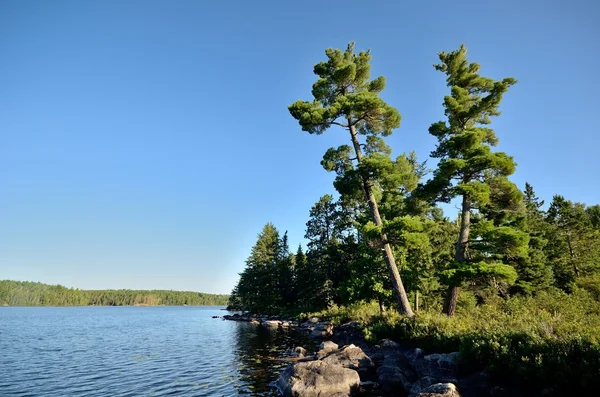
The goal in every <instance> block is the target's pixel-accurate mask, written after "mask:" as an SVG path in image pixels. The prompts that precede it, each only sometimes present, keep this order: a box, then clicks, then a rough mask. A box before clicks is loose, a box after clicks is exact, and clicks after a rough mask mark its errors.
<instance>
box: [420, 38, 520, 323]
mask: <svg viewBox="0 0 600 397" xmlns="http://www.w3.org/2000/svg"><path fill="white" fill-rule="evenodd" d="M439 59H440V61H441V62H440V63H439V64H437V65H434V66H435V68H436V69H437V70H439V71H441V72H443V73H445V74H446V76H447V78H446V82H447V85H448V86H449V87H450V88H451V93H450V95H447V96H446V97H444V108H445V114H446V116H447V121H439V122H436V123H434V124H432V125H431V127H430V128H429V133H430V134H431V135H433V136H435V137H436V138H437V139H438V145H437V148H436V150H435V151H434V152H432V154H431V156H432V157H434V158H439V159H440V161H439V163H438V166H437V169H436V170H435V172H434V174H433V179H432V180H430V181H429V182H428V183H427V186H426V190H428V191H429V192H430V193H432V194H433V195H434V197H435V198H436V199H437V200H440V201H443V202H449V201H450V200H451V199H453V198H454V197H460V198H461V204H460V206H461V212H460V218H459V219H460V231H459V236H458V241H457V243H456V253H455V264H454V269H451V270H450V271H449V272H448V276H449V277H448V282H449V284H450V285H449V289H448V293H447V297H446V301H445V304H444V312H445V313H446V314H448V315H452V314H453V313H454V311H455V309H456V304H457V300H458V293H459V286H460V284H461V281H462V280H463V279H465V278H470V277H480V276H485V275H491V276H498V277H506V276H508V278H511V277H512V276H513V275H514V271H513V272H512V273H511V272H510V270H509V269H507V268H506V267H503V265H501V264H499V263H498V262H487V261H474V260H473V259H474V258H473V257H472V256H471V252H470V250H469V244H470V242H471V241H470V229H471V214H472V212H473V211H476V210H478V209H480V208H482V207H483V206H485V205H486V204H487V203H488V202H489V200H490V194H491V188H490V184H489V178H490V177H494V178H496V179H498V178H501V179H505V178H506V177H507V176H509V175H511V174H512V173H513V172H514V170H515V162H514V161H513V159H512V158H511V157H510V156H508V155H507V154H506V153H503V152H492V149H491V148H492V147H493V146H495V145H496V144H497V143H498V138H497V137H496V135H495V133H494V131H493V130H492V129H491V128H489V127H487V125H489V124H490V123H491V120H490V117H492V116H498V115H499V114H500V112H499V110H498V106H499V104H500V101H501V100H502V96H503V94H504V93H505V92H506V91H507V90H508V88H509V87H510V86H512V85H513V84H515V83H516V80H515V79H513V78H505V79H503V80H500V81H495V80H493V79H491V78H487V77H483V76H481V75H480V74H479V68H480V67H479V65H478V64H477V63H469V62H468V60H467V49H466V48H465V46H464V45H463V46H461V47H460V49H458V50H456V51H452V52H450V53H446V52H441V53H440V54H439Z"/></svg>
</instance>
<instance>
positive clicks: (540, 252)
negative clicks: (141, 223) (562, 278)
mask: <svg viewBox="0 0 600 397" xmlns="http://www.w3.org/2000/svg"><path fill="white" fill-rule="evenodd" d="M524 194H525V197H524V204H525V225H524V230H525V231H526V232H527V233H528V234H529V246H528V254H527V257H526V258H524V259H523V260H521V261H519V262H518V263H517V264H516V265H515V268H516V270H517V274H518V277H517V281H516V283H515V286H514V290H515V291H516V292H519V293H522V294H532V293H535V292H537V291H540V290H544V289H547V288H548V287H550V286H551V285H552V283H553V274H552V268H551V267H550V266H548V264H547V258H546V254H545V252H544V249H545V247H546V245H547V244H548V239H547V238H546V233H547V229H548V225H547V223H546V220H545V219H544V218H545V214H544V211H543V210H542V209H541V208H542V206H543V205H544V201H543V200H541V199H540V198H539V197H537V196H536V195H535V192H534V191H533V187H532V186H531V185H530V184H529V183H525V192H524Z"/></svg>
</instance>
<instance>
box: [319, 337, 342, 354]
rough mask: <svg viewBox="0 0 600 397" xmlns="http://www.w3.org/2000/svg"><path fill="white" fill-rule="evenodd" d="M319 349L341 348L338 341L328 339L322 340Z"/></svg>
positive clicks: (331, 349)
mask: <svg viewBox="0 0 600 397" xmlns="http://www.w3.org/2000/svg"><path fill="white" fill-rule="evenodd" d="M319 349H320V350H329V351H333V350H337V349H339V346H338V344H337V343H334V342H332V341H329V340H328V341H325V342H322V343H321V344H320V345H319Z"/></svg>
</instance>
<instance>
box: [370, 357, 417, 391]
mask: <svg viewBox="0 0 600 397" xmlns="http://www.w3.org/2000/svg"><path fill="white" fill-rule="evenodd" d="M377 382H378V383H379V386H381V390H382V391H384V392H388V393H398V392H400V393H403V394H404V393H408V392H409V391H410V389H411V387H412V384H411V383H410V381H409V380H408V379H406V377H405V376H404V374H403V373H402V371H401V370H400V368H399V367H397V366H395V365H386V364H384V365H382V366H381V367H379V368H377Z"/></svg>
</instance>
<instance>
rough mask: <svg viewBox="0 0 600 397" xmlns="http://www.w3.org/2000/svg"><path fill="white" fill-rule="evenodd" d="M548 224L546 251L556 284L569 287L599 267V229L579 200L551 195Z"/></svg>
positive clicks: (562, 287) (567, 288) (596, 270)
mask: <svg viewBox="0 0 600 397" xmlns="http://www.w3.org/2000/svg"><path fill="white" fill-rule="evenodd" d="M546 220H547V222H548V224H549V227H548V232H547V238H548V241H549V243H548V245H547V249H546V254H547V257H548V260H549V261H550V263H551V265H552V268H553V271H554V276H555V279H556V286H557V287H559V288H561V289H564V290H567V291H568V290H570V289H571V288H572V287H573V285H574V283H575V281H576V279H577V278H579V277H586V276H590V275H593V274H597V273H598V272H599V271H600V231H599V230H598V229H595V228H594V227H593V224H592V222H591V220H590V217H589V216H588V212H586V207H585V205H584V204H582V203H573V202H571V201H569V200H566V199H565V198H564V197H562V196H560V195H555V196H554V198H553V199H552V203H551V204H550V208H549V209H548V214H547V218H546Z"/></svg>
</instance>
